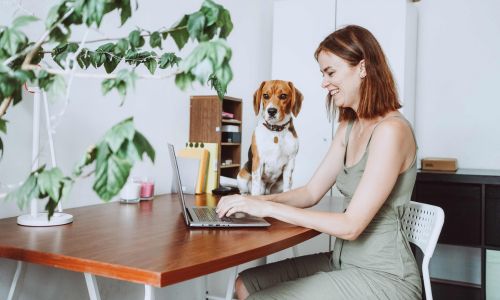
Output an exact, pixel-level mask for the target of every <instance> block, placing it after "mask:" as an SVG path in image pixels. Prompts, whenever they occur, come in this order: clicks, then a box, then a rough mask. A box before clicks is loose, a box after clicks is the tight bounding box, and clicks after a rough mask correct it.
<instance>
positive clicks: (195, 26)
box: [187, 11, 205, 39]
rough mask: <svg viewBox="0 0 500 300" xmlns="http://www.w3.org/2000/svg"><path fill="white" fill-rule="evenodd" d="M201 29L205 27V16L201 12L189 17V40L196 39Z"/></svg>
mask: <svg viewBox="0 0 500 300" xmlns="http://www.w3.org/2000/svg"><path fill="white" fill-rule="evenodd" d="M203 27H205V15H204V14H203V13H202V12H201V11H198V12H196V13H194V14H192V15H190V16H189V19H188V23H187V28H188V32H189V36H190V37H191V38H193V39H196V38H198V37H199V36H200V34H201V32H202V30H203Z"/></svg>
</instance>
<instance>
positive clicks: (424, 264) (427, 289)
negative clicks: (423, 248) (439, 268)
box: [422, 256, 432, 300]
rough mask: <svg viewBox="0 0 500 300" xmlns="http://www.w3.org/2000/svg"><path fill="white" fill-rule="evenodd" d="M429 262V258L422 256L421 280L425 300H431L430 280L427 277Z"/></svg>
mask: <svg viewBox="0 0 500 300" xmlns="http://www.w3.org/2000/svg"><path fill="white" fill-rule="evenodd" d="M429 260H430V258H429V257H427V256H424V258H423V259H422V278H423V281H424V290H425V299H426V300H432V289H431V279H430V276H429Z"/></svg>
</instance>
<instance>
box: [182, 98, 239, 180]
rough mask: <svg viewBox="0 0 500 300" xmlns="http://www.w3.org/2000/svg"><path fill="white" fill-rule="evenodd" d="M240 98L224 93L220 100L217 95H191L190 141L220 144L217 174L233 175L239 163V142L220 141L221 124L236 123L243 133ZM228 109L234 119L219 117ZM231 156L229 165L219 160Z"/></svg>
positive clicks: (232, 176)
mask: <svg viewBox="0 0 500 300" xmlns="http://www.w3.org/2000/svg"><path fill="white" fill-rule="evenodd" d="M242 107H243V103H242V100H241V99H239V98H235V97H230V96H225V97H224V99H223V100H222V101H221V100H220V99H219V98H218V97H217V96H216V95H206V96H191V98H190V118H189V119H190V120H189V140H190V141H194V142H206V143H217V144H218V145H219V157H218V159H217V161H218V174H219V176H220V175H222V176H226V177H231V178H236V176H237V175H238V172H239V169H240V168H239V166H240V164H241V143H230V142H225V141H222V125H235V126H238V127H239V129H240V133H241V132H242V125H243V124H242V116H243V114H242ZM223 111H224V112H229V113H232V114H233V115H234V119H227V118H222V112H223ZM228 159H230V160H231V161H232V162H231V164H229V165H225V166H222V165H221V164H222V162H224V161H226V160H228Z"/></svg>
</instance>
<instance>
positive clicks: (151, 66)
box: [144, 58, 158, 74]
mask: <svg viewBox="0 0 500 300" xmlns="http://www.w3.org/2000/svg"><path fill="white" fill-rule="evenodd" d="M144 65H145V66H146V68H148V70H149V73H151V74H154V73H155V71H156V66H157V65H158V63H157V62H156V59H154V58H149V59H147V60H146V61H145V62H144Z"/></svg>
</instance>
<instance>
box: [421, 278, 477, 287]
mask: <svg viewBox="0 0 500 300" xmlns="http://www.w3.org/2000/svg"><path fill="white" fill-rule="evenodd" d="M431 282H432V283H439V284H449V285H457V286H463V287H467V288H475V289H480V288H481V285H480V284H476V283H471V282H463V281H457V280H448V279H441V278H432V277H431Z"/></svg>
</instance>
